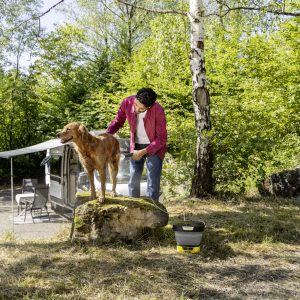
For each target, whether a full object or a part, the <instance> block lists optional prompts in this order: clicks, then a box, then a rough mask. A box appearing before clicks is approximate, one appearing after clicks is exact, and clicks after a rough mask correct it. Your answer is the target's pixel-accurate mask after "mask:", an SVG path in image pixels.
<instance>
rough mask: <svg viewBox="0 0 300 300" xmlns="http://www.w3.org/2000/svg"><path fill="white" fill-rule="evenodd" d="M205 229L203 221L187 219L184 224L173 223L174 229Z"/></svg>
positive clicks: (196, 230)
mask: <svg viewBox="0 0 300 300" xmlns="http://www.w3.org/2000/svg"><path fill="white" fill-rule="evenodd" d="M204 229H205V223H204V222H203V221H198V222H193V221H187V222H186V223H184V224H174V225H173V230H174V231H188V232H202V231H204Z"/></svg>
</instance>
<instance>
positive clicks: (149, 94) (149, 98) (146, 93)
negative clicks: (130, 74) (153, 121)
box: [136, 88, 157, 107]
mask: <svg viewBox="0 0 300 300" xmlns="http://www.w3.org/2000/svg"><path fill="white" fill-rule="evenodd" d="M136 97H137V99H138V100H139V101H140V102H141V103H142V104H144V105H145V106H146V107H150V106H152V105H153V104H154V102H155V101H156V98H157V95H156V93H155V92H154V91H153V90H152V89H151V88H142V89H140V90H139V91H138V92H137V94H136Z"/></svg>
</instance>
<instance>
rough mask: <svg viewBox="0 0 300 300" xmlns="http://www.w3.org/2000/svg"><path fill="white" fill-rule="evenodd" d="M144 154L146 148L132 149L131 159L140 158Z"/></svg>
mask: <svg viewBox="0 0 300 300" xmlns="http://www.w3.org/2000/svg"><path fill="white" fill-rule="evenodd" d="M146 154H147V150H146V148H145V149H142V150H134V152H133V154H132V159H133V160H140V159H141V158H142V157H143V156H144V155H146Z"/></svg>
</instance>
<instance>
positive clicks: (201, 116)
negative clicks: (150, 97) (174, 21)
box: [188, 0, 213, 197]
mask: <svg viewBox="0 0 300 300" xmlns="http://www.w3.org/2000/svg"><path fill="white" fill-rule="evenodd" d="M188 16H189V19H190V22H191V50H190V56H189V60H190V67H191V72H192V80H193V81H192V82H193V84H192V100H193V107H194V112H195V126H196V132H197V143H196V161H195V167H194V176H193V179H192V186H191V193H190V194H191V196H192V197H203V196H206V195H208V194H211V193H212V192H213V177H212V176H213V175H212V168H213V160H212V148H211V143H210V140H209V131H210V130H211V122H210V106H209V93H208V90H207V82H206V74H205V59H204V7H203V1H202V0H190V12H189V15H188Z"/></svg>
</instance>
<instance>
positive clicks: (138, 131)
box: [106, 88, 167, 201]
mask: <svg viewBox="0 0 300 300" xmlns="http://www.w3.org/2000/svg"><path fill="white" fill-rule="evenodd" d="M156 98H157V95H156V93H155V92H154V91H153V90H152V89H151V88H142V89H140V90H139V91H138V92H137V95H135V96H130V97H127V98H125V99H124V100H123V102H122V103H121V106H120V108H119V111H118V113H117V115H116V117H115V119H114V120H113V121H112V122H111V124H110V125H109V126H108V128H107V131H106V132H107V133H110V134H114V133H116V132H117V131H118V130H119V129H120V128H121V127H122V126H123V125H124V123H125V121H126V119H127V121H128V123H129V126H130V152H131V153H132V157H131V159H130V179H129V183H128V188H129V195H130V196H131V197H137V198H138V197H140V181H141V177H142V172H143V168H144V164H145V161H146V165H147V193H148V196H149V197H150V198H151V199H153V200H155V201H158V199H159V190H160V178H161V172H162V162H163V159H164V156H165V153H166V150H167V128H166V116H165V112H164V109H163V108H162V106H161V105H160V104H159V103H158V102H156Z"/></svg>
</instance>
